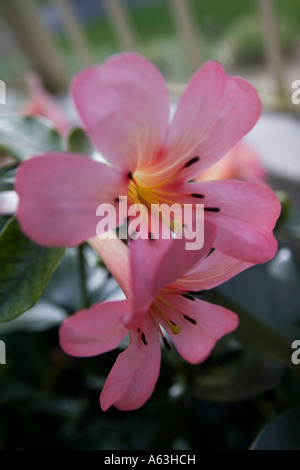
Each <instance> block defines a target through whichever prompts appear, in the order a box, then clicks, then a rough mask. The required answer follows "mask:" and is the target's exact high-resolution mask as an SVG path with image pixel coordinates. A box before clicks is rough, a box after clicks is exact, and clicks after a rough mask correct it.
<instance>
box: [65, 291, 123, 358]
mask: <svg viewBox="0 0 300 470" xmlns="http://www.w3.org/2000/svg"><path fill="white" fill-rule="evenodd" d="M130 308H131V304H130V301H129V300H122V301H120V302H102V303H100V304H96V305H94V306H93V307H91V308H90V309H88V310H81V311H80V312H77V313H75V314H74V315H72V316H70V317H69V318H67V319H66V320H64V322H63V323H62V325H61V327H60V330H59V341H60V345H61V347H62V349H63V350H64V351H65V352H66V353H67V354H70V355H71V356H79V357H89V356H97V355H98V354H103V353H105V352H107V351H111V350H112V349H115V348H116V347H117V346H118V345H119V344H120V342H121V341H122V339H123V338H124V337H125V336H126V334H127V332H128V330H127V329H126V328H125V327H124V326H123V323H122V317H123V316H124V315H126V314H128V312H129V310H130Z"/></svg>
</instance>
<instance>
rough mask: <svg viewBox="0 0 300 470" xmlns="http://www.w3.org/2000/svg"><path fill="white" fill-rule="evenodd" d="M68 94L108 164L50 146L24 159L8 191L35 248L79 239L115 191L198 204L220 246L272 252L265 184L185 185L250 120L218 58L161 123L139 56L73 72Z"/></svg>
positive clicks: (151, 76)
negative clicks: (14, 196) (12, 192)
mask: <svg viewBox="0 0 300 470" xmlns="http://www.w3.org/2000/svg"><path fill="white" fill-rule="evenodd" d="M72 96H73V100H74V104H75V106H76V108H77V110H78V113H79V115H80V118H81V120H82V123H83V125H84V126H85V128H86V131H87V133H88V135H89V138H90V140H91V142H92V143H93V144H94V146H95V148H96V149H97V150H98V152H100V154H102V155H103V156H104V157H105V159H106V161H107V163H108V164H107V165H104V164H103V163H100V162H98V161H93V160H92V159H90V158H86V157H85V156H82V155H75V154H57V153H52V152H51V153H48V154H44V155H39V156H36V157H35V158H33V159H31V160H30V161H27V162H24V163H23V164H22V165H21V167H20V169H19V171H18V173H17V178H16V189H17V192H18V194H19V196H20V205H19V209H18V213H17V217H18V220H19V222H20V225H21V228H22V229H23V231H24V232H25V234H27V235H28V236H29V237H31V238H32V239H33V240H35V241H36V242H37V243H40V244H42V245H50V246H53V245H58V246H60V245H61V246H74V245H77V244H80V243H82V242H83V241H85V240H87V239H89V238H91V237H94V236H95V235H96V226H97V222H98V219H97V215H96V211H97V207H98V206H99V205H100V204H104V203H110V204H113V205H114V206H115V207H117V205H118V200H119V196H128V199H129V201H130V202H131V203H142V204H144V205H145V206H146V207H148V208H150V206H151V205H153V204H162V203H166V204H173V203H179V204H193V205H195V204H196V203H197V202H198V203H203V204H204V211H205V215H206V220H207V221H210V222H211V223H212V224H214V225H215V226H216V227H217V228H218V231H217V237H216V241H215V246H216V248H218V249H219V250H220V251H222V252H223V253H225V254H227V255H230V256H233V257H235V258H238V259H242V260H245V261H249V262H254V263H257V262H265V261H267V260H269V259H270V258H272V257H273V256H274V255H275V253H276V250H277V243H276V240H275V238H274V236H273V233H272V230H273V228H274V224H275V222H276V220H277V218H278V215H279V212H280V205H279V202H278V200H277V197H276V196H275V194H274V193H273V192H272V191H271V190H270V189H268V188H266V187H264V186H263V185H259V184H256V183H252V182H251V183H248V182H241V181H209V182H199V183H188V181H189V180H190V179H191V178H193V177H195V176H197V175H198V174H199V172H200V171H203V170H205V169H206V168H208V167H209V166H210V165H212V164H213V163H215V162H216V161H218V160H219V159H220V158H221V157H222V156H223V155H224V154H226V152H228V150H229V149H230V148H231V147H232V146H234V145H235V144H236V143H237V142H238V141H239V140H240V139H241V138H242V137H243V136H244V135H245V134H246V133H247V132H248V131H250V129H251V128H252V127H253V126H254V124H255V123H256V121H257V119H258V118H259V116H260V113H261V102H260V99H259V97H258V95H257V92H256V91H255V89H254V88H253V87H252V86H251V85H250V84H249V83H247V82H246V81H244V80H243V79H241V78H238V77H231V76H228V75H226V73H225V71H224V69H223V68H222V67H221V65H219V64H218V63H215V62H208V63H206V64H204V65H203V66H202V67H201V68H200V69H199V70H198V71H197V72H196V73H195V75H194V76H193V77H192V79H191V81H190V82H189V84H188V86H187V88H186V90H185V92H184V93H183V95H182V97H181V99H180V101H179V103H178V106H177V110H176V113H175V116H174V119H173V120H172V122H171V124H170V123H169V96H168V91H167V88H166V84H165V81H164V79H163V77H162V75H161V74H160V72H159V71H158V70H157V69H156V68H155V67H154V66H153V65H152V64H151V63H150V62H148V61H147V60H146V59H144V58H142V57H141V56H139V55H137V54H135V53H124V54H120V55H116V56H114V57H112V58H111V59H110V60H108V61H107V62H105V63H104V64H103V65H102V66H94V67H91V68H89V69H87V70H85V71H83V72H82V73H80V74H79V75H77V76H76V77H75V79H74V81H73V84H72ZM110 228H112V227H110Z"/></svg>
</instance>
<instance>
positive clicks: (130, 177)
mask: <svg viewBox="0 0 300 470" xmlns="http://www.w3.org/2000/svg"><path fill="white" fill-rule="evenodd" d="M127 176H128V178H129V179H130V180H132V173H131V171H130V172H129V173H128V175H127Z"/></svg>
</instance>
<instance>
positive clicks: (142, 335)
mask: <svg viewBox="0 0 300 470" xmlns="http://www.w3.org/2000/svg"><path fill="white" fill-rule="evenodd" d="M141 338H142V341H143V343H144V345H145V346H147V344H148V343H147V341H146V338H145V333H142V334H141Z"/></svg>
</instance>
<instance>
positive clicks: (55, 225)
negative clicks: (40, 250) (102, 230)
mask: <svg viewBox="0 0 300 470" xmlns="http://www.w3.org/2000/svg"><path fill="white" fill-rule="evenodd" d="M128 186H129V179H128V177H127V176H124V175H123V174H121V173H120V172H118V171H117V170H113V169H111V168H109V167H107V166H105V165H103V164H102V163H99V162H95V161H93V160H91V159H90V158H88V157H83V156H80V155H72V154H54V153H53V154H52V153H48V154H45V155H40V156H37V157H35V158H32V159H30V160H28V161H26V162H24V163H23V164H22V165H21V166H20V168H19V170H18V172H17V177H16V191H17V193H18V195H19V198H20V204H19V208H18V212H17V217H18V220H19V222H20V224H21V228H22V230H23V231H24V233H25V234H26V235H28V236H29V237H30V238H32V239H33V240H35V241H36V242H37V243H39V244H41V245H49V246H73V245H77V244H79V243H82V242H83V241H85V240H86V239H88V238H91V237H93V236H95V235H96V227H97V224H98V222H99V217H97V216H96V210H97V207H98V205H100V204H102V203H106V202H108V203H111V204H114V205H116V204H115V203H114V199H115V198H116V197H118V196H119V195H120V193H121V194H127V191H128Z"/></svg>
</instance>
